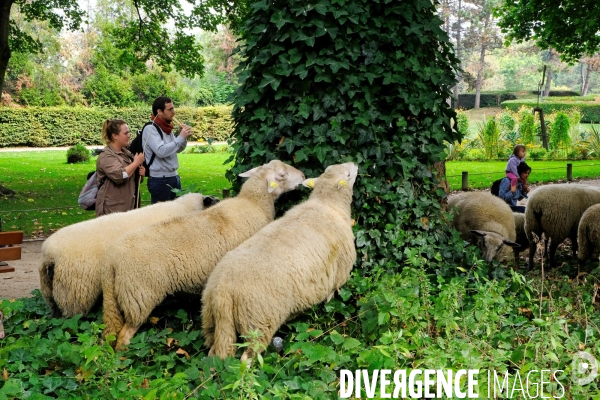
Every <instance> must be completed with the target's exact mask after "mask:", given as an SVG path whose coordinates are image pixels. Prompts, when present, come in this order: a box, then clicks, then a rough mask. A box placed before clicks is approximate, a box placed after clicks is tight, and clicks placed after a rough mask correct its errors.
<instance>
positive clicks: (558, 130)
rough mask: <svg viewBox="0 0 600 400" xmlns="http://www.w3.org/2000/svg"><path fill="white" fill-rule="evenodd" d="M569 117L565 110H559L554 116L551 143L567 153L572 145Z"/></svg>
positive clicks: (556, 148) (558, 149)
mask: <svg viewBox="0 0 600 400" xmlns="http://www.w3.org/2000/svg"><path fill="white" fill-rule="evenodd" d="M570 129H571V128H570V124H569V117H568V116H567V114H565V113H564V112H559V113H557V114H556V116H555V117H554V122H553V123H552V132H551V134H550V145H551V146H552V148H553V149H555V150H557V151H559V152H564V153H566V151H567V149H568V148H569V146H570V145H571V137H570V136H569V131H570Z"/></svg>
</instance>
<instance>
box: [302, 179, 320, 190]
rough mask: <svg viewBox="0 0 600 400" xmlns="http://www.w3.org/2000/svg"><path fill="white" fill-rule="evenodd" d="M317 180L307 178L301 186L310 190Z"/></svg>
mask: <svg viewBox="0 0 600 400" xmlns="http://www.w3.org/2000/svg"><path fill="white" fill-rule="evenodd" d="M318 179H319V178H308V179H306V180H305V181H304V182H302V186H304V187H307V188H310V189H314V188H315V183H316V182H317V180H318Z"/></svg>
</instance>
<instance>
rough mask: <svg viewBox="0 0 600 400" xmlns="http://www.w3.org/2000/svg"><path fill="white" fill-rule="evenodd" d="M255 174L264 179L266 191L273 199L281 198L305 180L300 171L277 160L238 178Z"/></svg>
mask: <svg viewBox="0 0 600 400" xmlns="http://www.w3.org/2000/svg"><path fill="white" fill-rule="evenodd" d="M256 174H260V175H261V176H263V177H265V179H266V182H267V190H268V191H269V193H271V194H272V195H273V197H274V198H277V197H279V196H281V195H282V194H283V193H285V192H289V191H290V190H294V189H296V188H297V187H298V185H300V184H302V182H303V181H304V180H305V179H306V177H305V176H304V174H303V173H302V171H300V170H298V169H296V168H294V167H292V166H291V165H287V164H286V163H283V162H281V161H279V160H273V161H271V162H269V163H267V164H264V165H261V166H260V167H256V168H253V169H251V170H250V171H246V172H244V173H242V174H240V175H239V176H241V177H250V176H252V175H256Z"/></svg>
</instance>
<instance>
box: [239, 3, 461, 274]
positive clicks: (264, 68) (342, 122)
mask: <svg viewBox="0 0 600 400" xmlns="http://www.w3.org/2000/svg"><path fill="white" fill-rule="evenodd" d="M252 10H253V11H252V12H251V14H250V16H249V18H248V22H247V24H246V26H245V28H244V30H243V32H242V36H243V39H244V43H245V46H244V47H243V48H242V56H244V57H245V62H244V63H242V65H241V67H242V68H245V71H244V72H243V73H242V77H241V79H242V80H243V82H244V83H243V85H242V87H241V89H240V90H239V92H238V94H237V98H236V104H235V108H234V118H235V133H234V137H235V140H236V142H235V145H234V147H235V153H236V154H235V165H234V167H233V168H232V170H231V171H229V175H228V177H229V179H231V180H235V177H236V175H237V174H238V173H240V172H242V171H244V170H246V169H249V168H251V167H255V166H258V165H260V164H263V163H265V162H267V161H269V160H271V159H280V160H282V161H285V162H288V163H291V164H293V165H295V166H296V167H298V168H299V169H301V170H302V171H303V172H304V173H305V174H306V176H307V177H316V176H318V175H320V174H321V173H322V172H323V171H324V169H325V168H326V167H327V166H328V165H331V164H335V163H340V162H347V161H354V162H356V163H357V164H358V165H359V177H358V179H357V183H356V185H355V190H354V202H353V214H354V218H355V220H356V226H355V233H356V237H357V247H358V251H359V259H360V260H361V266H362V267H363V269H362V271H363V272H365V271H366V272H368V271H369V270H371V268H374V267H375V266H377V265H380V266H384V267H385V268H386V269H388V270H395V269H397V268H398V267H399V266H400V265H402V264H403V263H404V262H403V261H402V258H403V257H404V255H403V254H404V253H403V252H404V249H403V248H402V245H403V244H405V243H407V242H409V241H412V242H413V243H412V244H413V245H415V246H417V247H420V246H423V252H424V254H426V255H427V256H430V257H434V254H433V251H434V250H433V247H427V248H426V247H425V245H426V243H428V242H429V243H438V242H439V241H440V240H441V236H443V235H444V233H443V232H442V230H440V231H438V230H437V229H434V227H435V226H436V222H435V221H437V218H436V217H437V216H438V215H439V210H440V205H439V202H438V198H437V196H438V195H439V194H441V193H443V191H442V190H441V189H437V190H436V188H435V185H436V183H435V182H434V179H433V177H432V172H431V170H432V169H431V167H432V166H433V164H434V163H435V162H438V161H441V160H443V159H444V158H445V153H444V149H445V145H444V141H449V142H453V141H455V140H458V139H459V138H460V134H459V133H458V132H456V131H453V130H452V128H451V123H450V121H451V119H452V118H454V117H455V113H454V111H453V110H452V109H451V107H450V106H449V105H448V104H447V103H446V99H447V98H448V97H449V96H450V94H451V91H450V89H451V88H452V86H453V85H454V84H455V80H454V79H455V76H456V72H457V71H456V70H457V65H458V60H457V59H456V58H455V57H454V54H453V52H452V46H451V45H450V43H449V41H448V37H447V35H446V33H445V32H444V31H443V30H442V29H441V25H442V24H443V21H442V20H441V19H439V18H438V17H437V15H436V10H435V6H434V4H433V3H432V2H431V1H426V0H405V1H392V0H381V1H376V0H318V1H314V0H313V1H308V0H289V1H278V0H261V1H257V2H255V3H254V4H252ZM239 183H240V182H239V181H237V183H236V184H237V185H239ZM424 231H427V234H426V235H423V232H424ZM429 253H431V254H429Z"/></svg>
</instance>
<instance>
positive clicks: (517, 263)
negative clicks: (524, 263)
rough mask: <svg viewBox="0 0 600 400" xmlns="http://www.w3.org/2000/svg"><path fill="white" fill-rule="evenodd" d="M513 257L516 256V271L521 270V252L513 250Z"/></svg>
mask: <svg viewBox="0 0 600 400" xmlns="http://www.w3.org/2000/svg"><path fill="white" fill-rule="evenodd" d="M513 255H514V256H515V268H514V269H515V271H517V270H518V269H519V261H520V260H519V251H518V250H517V249H516V248H513Z"/></svg>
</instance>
